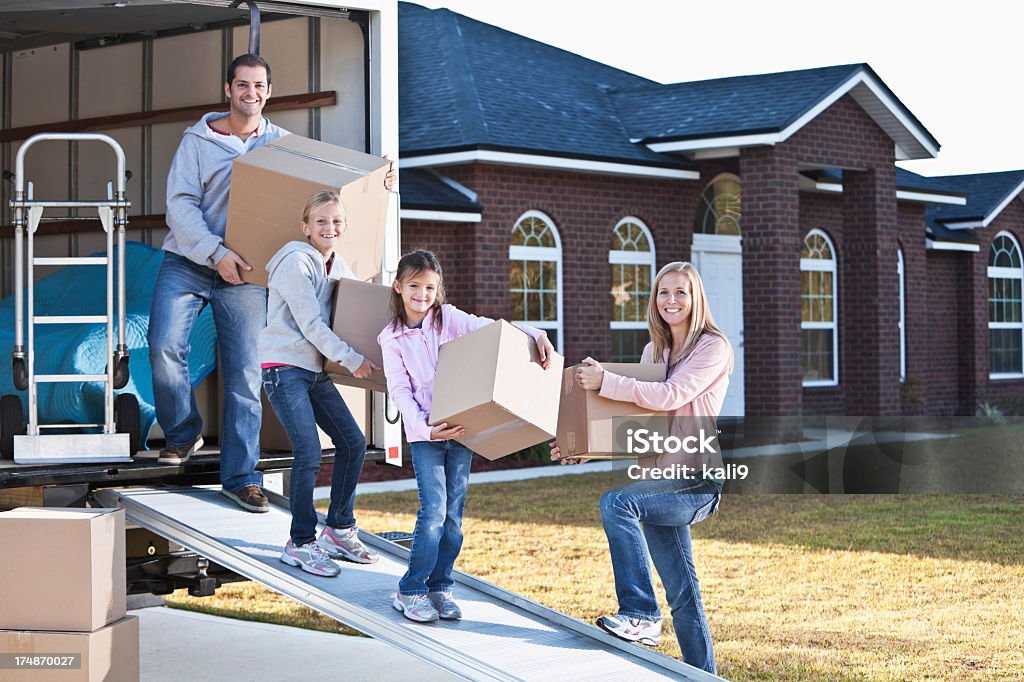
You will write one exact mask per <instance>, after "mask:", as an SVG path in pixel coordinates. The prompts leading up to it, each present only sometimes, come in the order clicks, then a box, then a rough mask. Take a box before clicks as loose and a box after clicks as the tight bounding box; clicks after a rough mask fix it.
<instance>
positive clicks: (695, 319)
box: [647, 261, 733, 372]
mask: <svg viewBox="0 0 1024 682" xmlns="http://www.w3.org/2000/svg"><path fill="white" fill-rule="evenodd" d="M671 272H681V273H682V274H683V275H685V276H686V278H687V279H688V280H689V281H690V329H689V331H688V332H687V334H686V339H685V340H684V341H683V345H682V346H681V347H680V348H679V350H677V351H674V352H672V353H671V355H670V356H669V359H668V362H669V364H670V365H672V364H675V363H676V362H679V360H680V359H681V358H683V357H685V356H686V354H687V353H689V352H690V350H691V349H692V348H693V346H694V344H696V343H697V340H698V339H699V338H700V337H701V336H703V335H704V334H714V335H715V336H718V337H721V339H722V340H723V341H725V344H726V345H727V346H728V347H729V371H730V372H732V365H733V350H732V344H731V343H729V339H728V338H727V337H726V335H725V333H724V332H723V331H722V330H721V329H719V328H718V325H716V324H715V318H714V317H713V316H712V315H711V307H710V306H708V296H707V292H706V291H705V290H704V282H703V281H702V280H701V278H700V273H699V272H697V268H695V267H694V266H693V263H685V262H682V261H676V262H674V263H669V264H668V265H666V266H665V267H663V268H662V269H661V270H659V271H658V275H657V276H656V277H655V278H654V284H653V285H652V286H651V298H650V301H649V302H648V304H647V330H648V331H649V332H650V334H651V343H652V344H653V348H652V350H653V351H654V353H653V358H652V360H653V362H655V363H658V362H661V361H662V358H664V357H665V351H666V350H671V349H672V328H671V327H669V325H668V322H665V320H664V319H662V317H661V313H660V312H659V311H658V288H659V287H660V286H661V280H662V278H664V277H665V275H667V274H669V273H671Z"/></svg>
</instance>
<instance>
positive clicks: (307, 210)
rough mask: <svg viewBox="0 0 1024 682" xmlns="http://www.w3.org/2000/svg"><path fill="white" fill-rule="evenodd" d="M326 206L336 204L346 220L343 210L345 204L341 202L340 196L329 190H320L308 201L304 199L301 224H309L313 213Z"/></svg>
mask: <svg viewBox="0 0 1024 682" xmlns="http://www.w3.org/2000/svg"><path fill="white" fill-rule="evenodd" d="M327 204H337V205H338V206H341V212H342V213H345V214H346V220H347V215H348V212H347V211H346V210H345V202H343V201H342V200H341V196H340V195H339V194H338V193H337V192H334V191H331V190H329V189H322V190H320V191H319V192H316V193H314V194H313V195H312V196H311V197H309V199H306V206H305V207H304V208H303V209H302V222H304V223H309V217H310V216H311V215H313V211H316V210H317V209H319V208H320V207H321V206H326V205H327Z"/></svg>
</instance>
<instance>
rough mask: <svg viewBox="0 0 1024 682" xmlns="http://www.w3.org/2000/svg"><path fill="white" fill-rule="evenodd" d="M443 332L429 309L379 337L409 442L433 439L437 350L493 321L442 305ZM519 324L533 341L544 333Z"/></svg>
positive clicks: (390, 389)
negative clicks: (415, 322)
mask: <svg viewBox="0 0 1024 682" xmlns="http://www.w3.org/2000/svg"><path fill="white" fill-rule="evenodd" d="M441 321H442V323H443V324H442V325H441V332H440V333H438V332H437V330H435V329H434V311H433V309H431V310H429V311H427V316H426V317H424V318H423V324H421V325H420V326H419V327H415V328H411V329H410V328H409V327H406V326H405V325H401V326H400V328H399V329H394V328H393V327H392V326H391V325H388V326H387V327H385V328H384V329H383V330H382V331H381V333H380V334H379V335H378V336H377V343H379V344H380V348H381V351H382V352H383V354H384V376H386V377H387V380H388V395H390V396H391V400H393V401H394V402H395V405H397V406H398V411H399V412H401V414H402V421H403V422H404V424H405V438H406V440H408V441H409V442H410V443H413V442H415V441H420V440H430V428H431V427H430V425H429V424H428V423H427V422H428V420H429V418H430V403H431V400H432V399H433V396H434V375H435V374H436V373H437V351H438V349H439V348H440V347H441V344H442V343H447V342H448V341H451V340H452V339H457V338H459V337H460V336H462V335H464V334H468V333H469V332H472V331H475V330H477V329H480V328H481V327H485V326H487V325H489V324H490V323H492V322H494V320H492V319H490V318H489V317H478V316H477V315H471V314H469V313H466V312H463V311H461V310H459V309H458V308H456V307H455V306H453V305H448V304H445V305H442V306H441ZM513 324H515V326H516V327H518V328H520V329H522V330H523V331H524V332H526V333H527V334H529V335H530V338H532V339H533V340H534V341H536V340H537V338H538V337H539V336H540V335H541V334H542V333H543V332H541V330H539V329H535V328H534V327H530V326H528V325H525V324H520V323H518V322H514V323H513Z"/></svg>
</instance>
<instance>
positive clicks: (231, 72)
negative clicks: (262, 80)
mask: <svg viewBox="0 0 1024 682" xmlns="http://www.w3.org/2000/svg"><path fill="white" fill-rule="evenodd" d="M240 66H262V67H263V68H264V69H266V70H267V85H270V64H267V60H266V59H264V58H263V57H261V56H259V55H258V54H243V55H239V56H237V57H235V58H234V60H233V61H232V62H231V65H230V66H228V78H227V80H226V81H224V82H225V83H227V84H228V85H231V84H232V83H233V82H234V81H235V71H237V70H238V67H240Z"/></svg>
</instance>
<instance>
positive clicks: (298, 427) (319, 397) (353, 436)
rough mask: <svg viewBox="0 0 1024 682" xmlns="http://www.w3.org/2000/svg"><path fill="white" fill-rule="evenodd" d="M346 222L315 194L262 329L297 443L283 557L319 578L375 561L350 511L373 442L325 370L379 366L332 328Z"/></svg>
mask: <svg viewBox="0 0 1024 682" xmlns="http://www.w3.org/2000/svg"><path fill="white" fill-rule="evenodd" d="M385 186H387V181H386V184H385ZM347 227H348V223H347V220H346V217H345V206H344V205H343V204H342V202H341V198H340V197H339V196H338V195H337V194H335V193H334V192H329V191H322V192H317V193H316V194H314V195H313V196H311V197H310V198H309V201H307V202H306V207H305V210H304V211H303V214H302V225H301V229H302V232H303V234H304V235H305V236H306V240H307V241H305V242H299V241H294V242H288V243H287V244H285V245H284V246H283V247H282V248H281V250H280V251H278V252H277V254H276V255H275V256H274V257H273V258H272V259H271V260H270V262H269V263H268V264H267V271H268V272H269V273H270V279H269V282H268V285H267V289H268V293H269V296H268V301H267V327H266V329H264V330H263V333H262V334H260V362H261V365H260V366H261V368H262V370H263V390H264V391H265V392H266V394H267V398H269V400H270V404H271V406H272V407H273V408H274V412H275V413H276V414H277V418H278V419H279V420H280V421H281V425H282V426H284V429H285V432H286V433H287V434H288V438H289V440H291V442H292V448H293V449H292V475H291V486H290V490H289V495H288V498H289V502H290V504H291V511H292V524H291V533H290V534H291V537H290V538H289V539H288V542H287V543H286V544H285V547H284V551H283V552H282V553H281V561H283V562H284V563H286V564H288V565H290V566H298V567H299V568H301V569H302V570H303V571H306V572H307V573H312V574H314V575H321V576H335V575H338V573H339V572H340V570H341V569H340V568H339V566H338V564H336V563H335V562H334V561H332V559H348V560H349V561H355V562H358V563H364V564H368V563H373V562H375V561H377V559H378V556H377V554H376V553H375V552H374V551H373V550H370V549H368V548H367V547H366V546H365V545H363V543H362V542H360V540H359V533H358V531H357V529H356V519H355V516H354V514H353V506H354V504H355V490H356V483H357V482H358V481H359V473H360V472H361V471H362V468H363V458H364V456H365V454H366V439H365V437H364V436H363V433H362V431H361V430H360V428H359V425H358V424H356V421H355V419H353V418H352V413H351V412H350V411H349V409H348V406H346V405H345V401H344V400H342V398H341V396H340V395H339V394H338V391H337V389H336V388H335V387H334V384H333V383H332V382H331V380H330V378H328V376H327V374H326V373H325V372H324V371H323V369H324V359H325V358H327V359H330V360H334V361H336V362H338V363H340V364H341V365H342V366H343V367H345V368H346V369H347V370H349V371H350V372H352V374H353V375H355V376H356V377H358V378H360V379H364V378H367V377H369V376H370V372H371V371H372V370H374V369H380V368H379V367H377V366H376V365H374V364H373V363H372V362H370V361H369V360H367V359H366V358H364V357H363V356H362V355H360V354H359V353H357V352H356V351H355V350H353V349H352V348H351V347H350V346H349V345H348V344H347V343H345V342H344V341H343V340H341V339H340V338H338V336H337V335H336V334H335V333H334V332H333V331H331V328H330V315H331V312H330V306H331V296H332V294H333V292H334V288H335V285H336V284H337V281H338V280H339V279H340V278H341V277H352V276H353V275H352V271H351V270H349V268H348V265H347V264H346V263H345V261H344V260H342V259H341V257H340V256H339V255H338V254H337V253H335V245H336V244H337V243H338V240H339V239H340V238H341V236H342V235H343V234H344V232H345V230H346V229H347ZM318 425H319V426H320V428H321V429H323V430H324V432H326V433H327V435H329V436H330V437H331V440H332V441H333V442H334V473H333V476H332V478H331V504H330V507H329V508H328V510H327V526H326V527H325V528H324V529H323V531H322V532H321V533H320V536H319V537H317V535H316V524H317V517H316V510H315V509H314V507H313V487H314V485H315V480H316V474H317V471H319V469H320V455H321V449H320V439H319V437H318V436H317V430H316V427H317V426H318Z"/></svg>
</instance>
